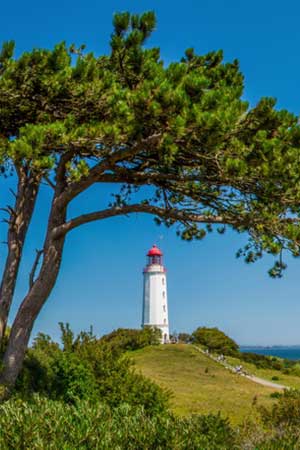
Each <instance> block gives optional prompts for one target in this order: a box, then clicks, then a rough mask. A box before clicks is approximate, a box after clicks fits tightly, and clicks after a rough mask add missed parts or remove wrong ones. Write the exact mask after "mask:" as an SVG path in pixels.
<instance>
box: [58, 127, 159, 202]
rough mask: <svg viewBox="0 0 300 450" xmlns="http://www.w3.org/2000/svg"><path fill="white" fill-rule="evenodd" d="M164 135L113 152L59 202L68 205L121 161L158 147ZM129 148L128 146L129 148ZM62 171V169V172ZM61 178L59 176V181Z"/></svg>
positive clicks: (155, 134)
mask: <svg viewBox="0 0 300 450" xmlns="http://www.w3.org/2000/svg"><path fill="white" fill-rule="evenodd" d="M161 136H162V134H161V133H154V134H153V135H151V136H148V137H147V138H143V139H140V140H139V141H137V142H136V143H135V144H133V145H132V146H130V147H129V148H125V149H124V148H122V149H121V150H117V151H114V152H112V154H111V155H108V156H107V157H106V158H105V159H103V160H102V161H100V162H99V163H98V164H96V165H95V166H94V167H93V168H92V169H91V170H90V173H89V174H88V175H87V176H86V177H84V178H82V180H80V181H78V182H76V183H72V184H70V185H69V186H68V188H67V189H66V191H65V192H63V193H62V194H61V196H60V199H59V201H60V202H61V203H63V204H64V205H66V204H67V203H69V202H70V201H71V200H73V198H75V197H76V196H77V195H79V194H80V193H81V192H82V191H84V190H86V189H87V188H89V187H90V186H91V185H92V184H93V183H95V182H97V181H99V178H100V177H101V175H103V174H104V172H105V171H106V170H109V169H112V168H114V166H115V164H116V163H117V162H120V161H124V160H126V161H127V162H128V161H130V159H131V158H133V157H134V156H135V155H136V154H137V153H138V152H139V151H140V150H142V149H146V148H149V147H151V146H152V145H153V146H154V145H157V143H158V142H159V141H160V139H161ZM127 147H128V146H127ZM61 170H62V169H61V168H60V171H61ZM58 178H59V177H58V176H57V179H58Z"/></svg>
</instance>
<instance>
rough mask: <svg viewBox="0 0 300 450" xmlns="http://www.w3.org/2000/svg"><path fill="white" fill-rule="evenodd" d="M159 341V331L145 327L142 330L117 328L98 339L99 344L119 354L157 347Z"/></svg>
mask: <svg viewBox="0 0 300 450" xmlns="http://www.w3.org/2000/svg"><path fill="white" fill-rule="evenodd" d="M160 341H161V331H160V330H159V329H158V328H154V327H145V328H143V329H142V330H136V329H129V328H118V329H117V330H114V331H112V332H111V333H109V334H106V335H105V336H102V338H101V339H100V342H101V343H105V344H107V345H109V346H110V349H111V351H113V352H119V353H121V352H124V351H128V350H138V349H140V348H144V347H147V346H148V345H158V344H160Z"/></svg>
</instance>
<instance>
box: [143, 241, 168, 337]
mask: <svg viewBox="0 0 300 450" xmlns="http://www.w3.org/2000/svg"><path fill="white" fill-rule="evenodd" d="M143 274H144V292H143V320H142V327H145V326H152V327H156V328H159V329H160V330H161V333H162V343H163V344H166V343H168V342H169V341H170V336H169V319H168V297H167V276H166V269H165V267H164V266H163V254H162V252H161V250H160V249H159V248H158V247H157V246H156V245H153V247H152V248H151V249H150V250H149V251H148V253H147V265H146V267H145V268H144V271H143Z"/></svg>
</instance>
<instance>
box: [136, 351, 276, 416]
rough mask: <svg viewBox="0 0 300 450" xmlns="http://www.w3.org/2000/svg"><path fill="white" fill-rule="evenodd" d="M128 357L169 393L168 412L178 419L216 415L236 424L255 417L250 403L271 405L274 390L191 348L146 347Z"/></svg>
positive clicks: (137, 367) (138, 368)
mask: <svg viewBox="0 0 300 450" xmlns="http://www.w3.org/2000/svg"><path fill="white" fill-rule="evenodd" d="M132 356H133V359H134V361H135V365H136V369H137V370H140V371H141V372H142V373H143V374H144V375H145V376H147V377H149V378H151V379H152V380H153V381H155V382H156V383H158V384H159V385H160V386H163V387H166V388H169V389H170V390H171V391H172V394H173V397H172V400H171V403H172V409H173V411H174V412H175V413H177V414H180V415H186V414H192V413H206V414H207V413H209V412H214V413H216V412H218V411H220V412H221V413H222V415H224V416H228V417H230V419H231V420H232V422H233V423H237V422H241V420H242V419H243V418H244V417H246V416H248V415H249V414H255V411H256V409H255V407H254V406H253V404H254V403H256V404H258V405H259V404H260V405H271V404H272V402H273V401H274V400H273V399H272V398H271V397H270V394H271V392H273V391H274V389H272V388H269V387H265V386H261V385H259V384H256V383H253V382H252V381H250V380H247V379H245V378H244V377H241V376H239V375H236V374H233V373H232V372H230V371H228V370H227V369H225V368H224V367H223V366H221V365H220V364H218V363H216V362H215V361H213V360H211V359H210V358H209V357H208V356H206V355H204V354H202V353H200V352H198V351H197V350H196V349H195V348H193V347H192V346H191V345H186V344H176V345H174V344H170V345H161V346H156V347H147V348H144V349H142V350H138V351H135V352H133V353H132ZM269 375H270V374H269Z"/></svg>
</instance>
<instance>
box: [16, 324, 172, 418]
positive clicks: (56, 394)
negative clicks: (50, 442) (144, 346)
mask: <svg viewBox="0 0 300 450" xmlns="http://www.w3.org/2000/svg"><path fill="white" fill-rule="evenodd" d="M61 331H62V339H61V341H62V346H61V347H60V346H59V345H58V344H57V343H54V342H53V341H51V339H50V338H49V336H46V335H43V334H40V335H38V337H37V338H36V339H35V341H34V344H33V346H32V348H31V349H30V350H29V351H28V353H27V356H26V358H25V362H24V367H23V370H22V372H21V374H20V376H19V378H18V381H17V385H16V391H17V392H18V393H19V395H21V396H22V397H23V398H29V397H30V396H31V395H32V394H33V393H40V394H41V395H43V396H47V397H48V398H51V399H52V400H62V401H64V402H68V403H75V402H77V401H78V400H84V399H85V400H89V401H90V402H97V401H101V402H104V403H107V404H108V405H110V406H112V407H115V406H118V405H120V404H121V403H124V402H125V403H128V404H131V405H139V406H143V408H144V410H145V411H146V412H147V413H148V414H154V413H157V412H162V411H164V410H165V409H166V408H167V407H168V399H169V396H170V394H169V392H168V391H167V390H165V389H162V388H160V387H159V386H158V385H156V384H155V383H153V382H152V381H150V380H148V379H147V378H145V377H143V376H142V375H141V374H139V373H136V372H135V371H134V370H133V367H132V363H131V361H130V359H129V358H128V357H126V355H125V354H124V351H125V350H124V349H123V352H121V350H120V346H118V350H116V349H113V350H112V346H111V343H110V341H109V342H107V341H105V340H98V339H96V337H95V336H93V334H92V332H81V333H80V334H79V335H78V336H76V337H74V334H73V332H72V331H71V330H70V328H69V326H68V325H62V324H61ZM147 333H148V332H145V333H144V336H145V335H146V336H150V337H151V339H152V336H153V335H152V334H151V333H148V334H147ZM144 339H145V340H146V338H145V337H144ZM147 339H148V338H147Z"/></svg>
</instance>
